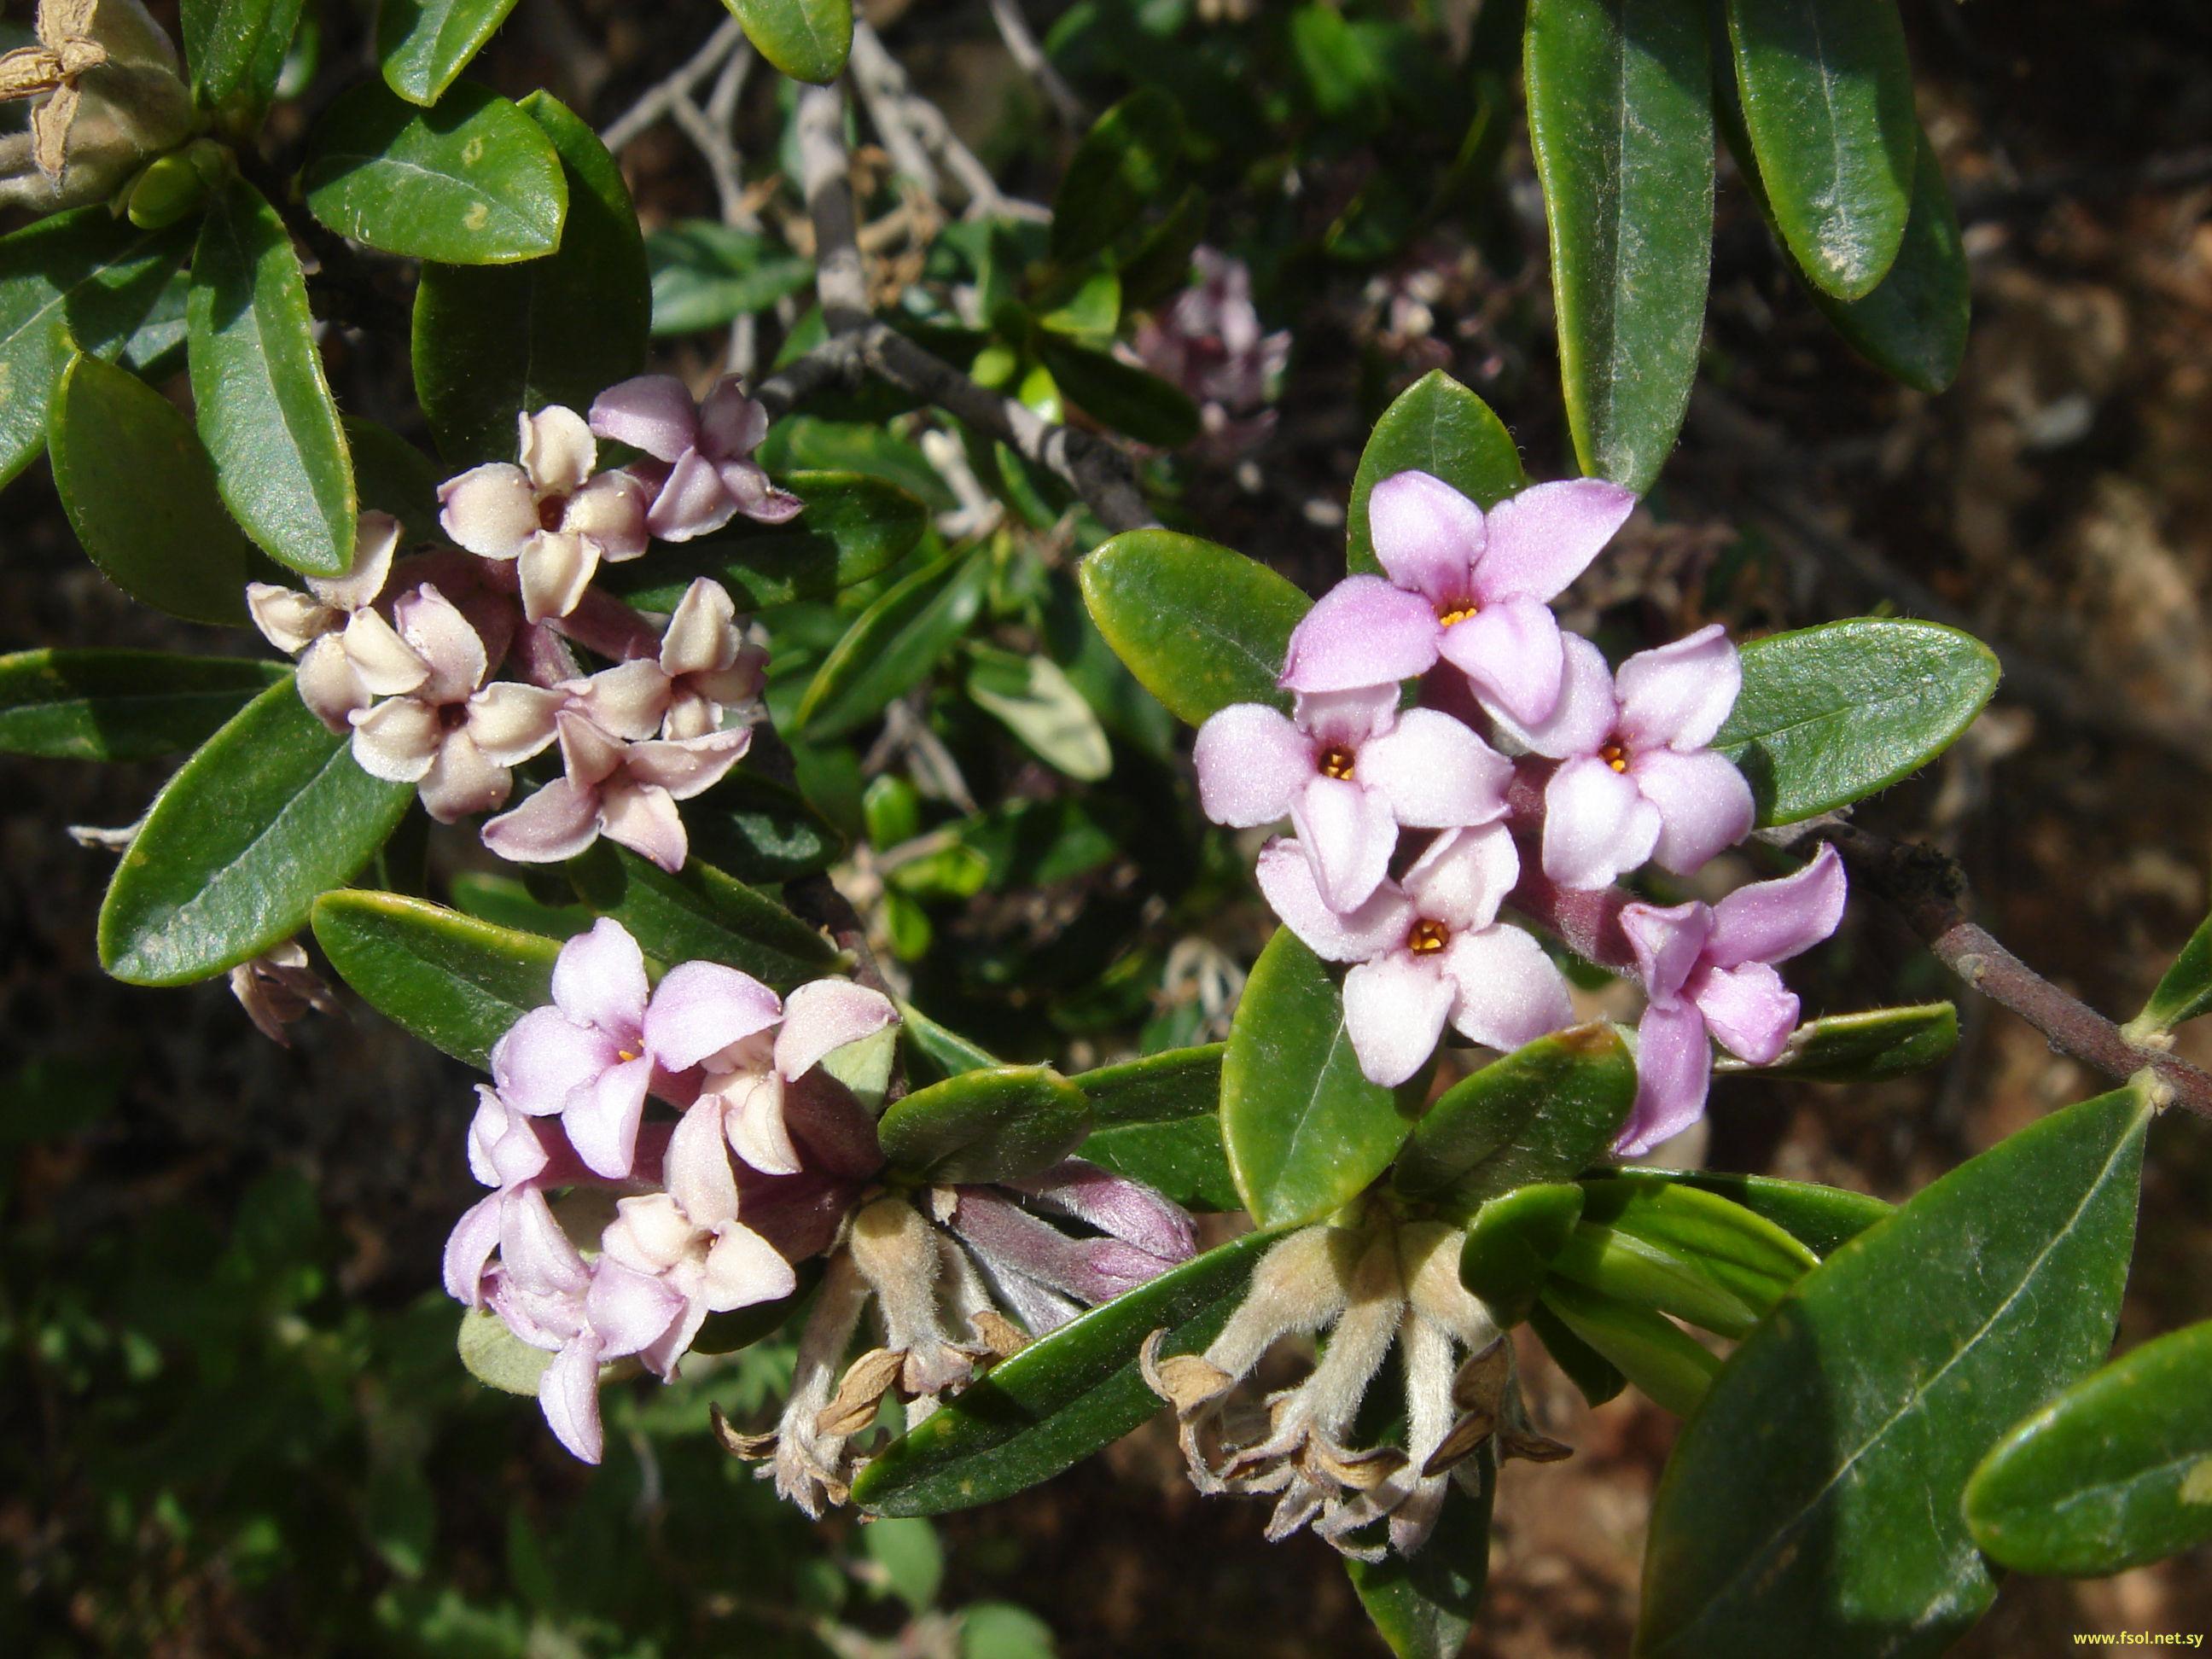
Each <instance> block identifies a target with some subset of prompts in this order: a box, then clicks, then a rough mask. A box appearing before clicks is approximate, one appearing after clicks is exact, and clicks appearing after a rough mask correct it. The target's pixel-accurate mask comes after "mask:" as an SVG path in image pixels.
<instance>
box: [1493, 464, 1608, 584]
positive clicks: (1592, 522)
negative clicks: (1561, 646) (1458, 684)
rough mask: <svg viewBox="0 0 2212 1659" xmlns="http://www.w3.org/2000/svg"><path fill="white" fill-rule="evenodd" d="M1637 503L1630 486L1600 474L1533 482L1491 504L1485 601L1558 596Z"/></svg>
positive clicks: (1581, 571)
mask: <svg viewBox="0 0 2212 1659" xmlns="http://www.w3.org/2000/svg"><path fill="white" fill-rule="evenodd" d="M1635 507H1636V495H1635V493H1634V492H1633V491H1632V490H1627V489H1622V488H1621V487H1620V485H1619V484H1615V483H1606V482H1605V481H1604V480H1603V479H1601V478H1567V479H1562V480H1560V481H1559V482H1557V483H1540V484H1531V485H1530V486H1529V487H1528V489H1524V490H1522V492H1521V493H1520V494H1519V495H1512V496H1509V497H1508V498H1507V499H1505V500H1504V501H1500V502H1498V505H1497V506H1495V507H1492V508H1491V509H1490V546H1489V549H1488V550H1487V551H1486V552H1485V553H1484V554H1483V556H1482V559H1481V561H1480V562H1479V563H1478V564H1477V565H1476V566H1475V571H1474V580H1475V585H1476V587H1477V590H1478V591H1479V592H1480V593H1481V595H1482V597H1483V599H1485V600H1486V601H1488V600H1491V599H1509V598H1526V599H1553V598H1554V597H1556V596H1557V595H1558V594H1559V593H1560V592H1563V591H1564V590H1565V587H1566V586H1567V584H1568V583H1569V582H1571V581H1572V580H1574V579H1575V578H1576V577H1577V576H1579V575H1581V574H1583V571H1585V570H1587V569H1588V568H1589V563H1590V561H1591V560H1592V559H1595V557H1597V556H1598V552H1599V550H1601V548H1603V547H1604V546H1605V544H1607V542H1609V541H1611V540H1612V539H1613V532H1615V531H1617V530H1619V529H1620V526H1622V525H1623V524H1625V523H1626V522H1627V520H1628V515H1629V513H1632V511H1634V510H1635Z"/></svg>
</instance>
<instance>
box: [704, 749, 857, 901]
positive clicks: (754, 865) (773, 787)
mask: <svg viewBox="0 0 2212 1659" xmlns="http://www.w3.org/2000/svg"><path fill="white" fill-rule="evenodd" d="M684 827H685V828H686V829H688V830H689V831H690V836H691V848H692V851H693V852H694V853H695V854H696V855H697V856H699V857H701V858H703V859H705V860H707V861H708V862H709V863H711V864H713V865H714V866H717V867H718V868H720V869H721V870H725V871H726V872H729V873H730V874H731V875H732V876H735V877H736V878H738V880H739V881H743V882H750V883H755V884H758V883H763V882H778V881H789V880H792V879H793V878H795V877H799V876H806V875H811V874H813V873H814V872H816V871H817V870H826V869H828V868H829V866H831V865H833V864H835V863H836V861H837V860H839V859H840V858H842V857H843V856H844V853H845V838H844V837H843V836H841V835H839V834H838V833H837V831H836V829H832V828H831V827H830V824H829V820H827V819H826V818H824V817H823V816H822V815H821V814H820V813H819V812H817V811H815V810H814V809H813V808H812V807H811V806H810V805H807V803H806V800H805V797H804V796H802V795H800V794H799V793H797V792H796V791H794V790H790V789H787V788H785V787H783V786H782V785H781V784H778V783H770V782H769V781H768V780H767V779H766V778H763V777H757V776H755V775H752V774H750V773H746V772H732V773H730V774H729V775H726V776H725V777H724V778H723V780H722V781H721V782H720V783H718V784H716V785H715V786H714V788H713V789H712V790H711V791H709V792H708V793H707V794H705V795H703V796H701V797H698V798H696V799H692V800H690V801H686V802H685V803H684Z"/></svg>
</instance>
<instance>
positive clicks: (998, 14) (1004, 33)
mask: <svg viewBox="0 0 2212 1659" xmlns="http://www.w3.org/2000/svg"><path fill="white" fill-rule="evenodd" d="M991 21H993V22H994V23H996V24H997V25H998V26H999V38H1000V40H1004V41H1005V42H1006V50H1007V51H1008V52H1012V54H1013V58H1014V62H1015V63H1017V64H1020V65H1021V68H1022V73H1023V74H1024V75H1026V76H1029V77H1030V80H1032V81H1034V82H1036V83H1037V89H1038V90H1039V91H1041V92H1042V93H1043V94H1044V95H1045V98H1046V100H1047V101H1048V102H1049V103H1050V104H1051V105H1052V106H1053V108H1054V111H1055V112H1058V114H1059V116H1060V119H1061V120H1063V121H1065V122H1066V123H1067V125H1069V126H1071V127H1075V128H1078V129H1081V128H1084V127H1087V126H1089V125H1091V112H1090V111H1088V110H1086V109H1085V108H1084V107H1083V100H1081V99H1080V98H1078V97H1077V96H1076V95H1075V90H1074V88H1072V87H1070V86H1069V85H1068V84H1067V82H1066V81H1064V80H1062V79H1061V78H1060V71H1059V70H1056V69H1054V67H1053V64H1052V59H1051V58H1048V57H1046V56H1045V55H1044V48H1043V47H1042V46H1039V45H1038V44H1037V38H1036V35H1034V34H1032V33H1030V20H1029V19H1028V18H1026V17H1024V15H1022V9H1021V5H1020V0H991Z"/></svg>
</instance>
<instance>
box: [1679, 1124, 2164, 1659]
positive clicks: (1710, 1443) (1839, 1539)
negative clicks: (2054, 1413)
mask: <svg viewBox="0 0 2212 1659" xmlns="http://www.w3.org/2000/svg"><path fill="white" fill-rule="evenodd" d="M2151 1115H2152V1109H2151V1106H2150V1103H2149V1102H2148V1100H2146V1099H2145V1098H2144V1097H2143V1096H2142V1092H2141V1091H2138V1090H2136V1089H2134V1088H2128V1089H2123V1090H2120V1091H2117V1092H2116V1093H2113V1094H2109V1095H2103V1096H2100V1097H2098V1098H2097V1099H2095V1100H2091V1101H2085V1102H2084V1103H2081V1104H2080V1105H2078V1106H2073V1107H2069V1108H2068V1109H2065V1110H2063V1111H2061V1112H2056V1113H2053V1114H2052V1115H2051V1116H2049V1117H2046V1118H2044V1119H2042V1120H2041V1121H2039V1122H2036V1123H2033V1124H2031V1125H2030V1126H2029V1127H2027V1128H2025V1129H2023V1130H2021V1131H2020V1132H2019V1133H2016V1134H2015V1135H2014V1136H2012V1138H2011V1139H2008V1140H2005V1141H2002V1142H2001V1143H2000V1144H1999V1145H1997V1146H1996V1147H1994V1148H1993V1149H1991V1150H1990V1151H1989V1152H1984V1153H1983V1154H1982V1155H1981V1156H1980V1157H1979V1158H1974V1159H1972V1161H1971V1162H1969V1163H1967V1164H1964V1165H1962V1166H1960V1168H1959V1169H1957V1170H1953V1171H1952V1172H1951V1173H1950V1174H1949V1175H1948V1176H1944V1177H1943V1178H1942V1180H1941V1181H1938V1182H1936V1183H1935V1184H1934V1185H1933V1186H1931V1187H1929V1188H1926V1189H1925V1190H1924V1191H1923V1192H1922V1193H1920V1194H1918V1195H1917V1197H1915V1198H1914V1199H1913V1200H1912V1201H1911V1203H1909V1204H1907V1205H1906V1206H1905V1207H1904V1208H1903V1209H1901V1210H1899V1212H1897V1213H1896V1214H1895V1215H1893V1216H1892V1217H1890V1218H1888V1219H1887V1220H1886V1221H1883V1222H1881V1223H1880V1224H1879V1225H1875V1227H1872V1228H1870V1229H1869V1230H1868V1231H1866V1232H1865V1233H1863V1235H1861V1236H1860V1237H1858V1238H1857V1239H1856V1240H1854V1241H1853V1242H1852V1243H1850V1244H1849V1245H1846V1246H1845V1247H1844V1249H1840V1250H1838V1252H1837V1253H1836V1254H1835V1255H1833V1256H1832V1257H1831V1258H1829V1260H1828V1261H1826V1263H1824V1264H1823V1265H1822V1266H1821V1267H1819V1268H1817V1269H1816V1270H1814V1272H1813V1273H1808V1275H1806V1277H1805V1278H1804V1279H1801V1280H1800V1281H1799V1282H1798V1284H1797V1285H1796V1288H1794V1289H1793V1290H1792V1291H1790V1294H1789V1295H1788V1296H1787V1297H1784V1299H1783V1301H1782V1304H1781V1305H1780V1306H1778V1308H1776V1309H1775V1310H1774V1311H1773V1312H1772V1313H1771V1314H1770V1315H1769V1316H1767V1318H1766V1319H1765V1321H1764V1322H1762V1323H1761V1324H1760V1325H1759V1328H1758V1329H1757V1330H1755V1331H1753V1333H1752V1334H1751V1335H1750V1336H1749V1337H1748V1338H1747V1339H1746V1340H1745V1341H1744V1343H1743V1345H1742V1346H1741V1347H1739V1348H1738V1349H1737V1350H1736V1352H1735V1357H1734V1358H1733V1359H1731V1360H1730V1362H1729V1365H1728V1368H1727V1369H1726V1370H1724V1371H1723V1372H1722V1374H1721V1376H1720V1377H1719V1379H1718V1381H1717V1383H1715V1385H1714V1388H1713V1390H1712V1392H1711V1395H1709V1396H1708V1398H1707V1400H1706V1401H1705V1407H1704V1409H1703V1410H1702V1411H1700V1412H1699V1413H1698V1415H1697V1416H1696V1417H1695V1418H1693V1419H1692V1420H1691V1421H1690V1423H1689V1424H1688V1425H1686V1427H1685V1429H1684V1430H1683V1432H1682V1437H1681V1438H1680V1440H1679V1441H1677V1442H1676V1443H1675V1447H1674V1456H1673V1458H1672V1459H1671V1460H1670V1461H1669V1462H1668V1468H1667V1473H1666V1475H1665V1477H1664V1478H1663V1479H1662V1481H1661V1483H1660V1488H1659V1495H1658V1499H1657V1503H1656V1506H1655V1509H1654V1511H1653V1515H1652V1524H1651V1544H1650V1550H1649V1553H1647V1554H1646V1556H1645V1559H1644V1620H1643V1625H1642V1626H1641V1628H1640V1629H1639V1630H1638V1634H1637V1651H1638V1654H1640V1655H1654V1656H1656V1655H1674V1654H1683V1655H1687V1654H1692V1653H1695V1654H1711V1653H1744V1652H1788V1653H1794V1654H1801V1655H1803V1656H1806V1659H1828V1656H1839V1659H1840V1656H1858V1655H1869V1656H1871V1655H1875V1654H1881V1655H1899V1656H1912V1655H1920V1654H1930V1655H1932V1654H1936V1653H1939V1652H1941V1651H1942V1650H1944V1649H1946V1648H1948V1646H1949V1645H1950V1644H1951V1643H1952V1642H1953V1641H1954V1640H1955V1639H1956V1638H1957V1637H1958V1636H1959V1634H1960V1632H1961V1631H1963V1630H1964V1629H1965V1627H1966V1626H1967V1625H1969V1624H1971V1623H1972V1621H1973V1620H1974V1619H1975V1618H1976V1617H1977V1616H1978V1614H1979V1613H1980V1612H1981V1610H1982V1609H1983V1608H1984V1607H1987V1606H1988V1605H1989V1602H1990V1598H1991V1597H1992V1596H1994V1595H1995V1594H1996V1584H1995V1583H1994V1581H1993V1580H1992V1578H1991V1577H1990V1569H1989V1565H1988V1563H1987V1562H1986V1561H1985V1560H1984V1559H1983V1557H1982V1554H1981V1553H1980V1551H1979V1550H1978V1548H1976V1547H1975V1544H1974V1541H1973V1539H1972V1536H1971V1535H1970V1534H1969V1533H1968V1531H1967V1528H1966V1519H1965V1516H1963V1515H1962V1513H1961V1512H1960V1497H1961V1494H1962V1492H1963V1491H1964V1489H1965V1486H1966V1478H1967V1476H1968V1474H1970V1473H1971V1472H1972V1469H1973V1468H1974V1466H1975V1464H1976V1463H1977V1462H1979V1461H1980V1459H1981V1457H1982V1455H1984V1453H1985V1452H1986V1451H1988V1449H1990V1446H1991V1445H1992V1444H1993V1443H1995V1442H1996V1439H1997V1438H1998V1437H1999V1436H2000V1435H2002V1433H2003V1432H2004V1431H2006V1429H2008V1427H2009V1426H2010V1425H2012V1424H2013V1423H2015V1421H2016V1420H2018V1419H2019V1418H2020V1416H2021V1413H2023V1412H2025V1411H2027V1410H2028V1409H2029V1408H2031V1407H2033V1406H2035V1405H2037V1404H2038V1403H2039V1402H2040V1401H2043V1400H2045V1399H2046V1398H2048V1397H2049V1395H2051V1391H2052V1390H2053V1389H2057V1388H2062V1387H2063V1386H2065V1385H2066V1384H2067V1383H2070V1382H2072V1381H2073V1380H2074V1379H2075V1378H2076V1377H2078V1376H2081V1375H2082V1374H2083V1373H2084V1372H2086V1371H2087V1370H2088V1369H2089V1368H2090V1367H2091V1366H2093V1365H2094V1364H2096V1363H2097V1361H2098V1360H2099V1359H2100V1358H2102V1357H2103V1355H2104V1353H2105V1351H2106V1348H2107V1346H2109V1345H2110V1344H2111V1341H2112V1327H2113V1323H2114V1322H2115V1320H2116V1318H2117V1317H2118V1312H2119V1303H2120V1291H2121V1288H2122V1286H2123V1285H2124V1283H2125V1281H2126V1278H2127V1266H2128V1257H2129V1254H2130V1249H2131V1247H2132V1244H2133V1240H2134V1234H2135V1212H2136V1188H2137V1182H2138V1179H2139V1177H2140V1174H2141V1170H2142V1143H2143V1134H2144V1131H2145V1129H2146V1127H2148V1123H2149V1121H2150V1118H2151ZM1846 1367H1847V1368H1846Z"/></svg>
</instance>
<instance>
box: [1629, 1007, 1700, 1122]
mask: <svg viewBox="0 0 2212 1659" xmlns="http://www.w3.org/2000/svg"><path fill="white" fill-rule="evenodd" d="M1636 1030H1637V1041H1636V1104H1635V1105H1634V1106H1632V1108H1630V1109H1629V1114H1628V1121H1627V1122H1626V1124H1624V1125H1623V1126H1622V1127H1621V1131H1620V1139H1618V1140H1616V1141H1615V1142H1614V1143H1613V1151H1614V1152H1616V1153H1618V1154H1620V1156H1621V1157H1623V1158H1641V1157H1642V1156H1643V1155H1644V1153H1646V1152H1650V1150H1651V1149H1652V1148H1653V1147H1654V1146H1657V1145H1658V1144H1659V1143H1660V1142H1661V1141H1662V1140H1667V1139H1671V1138H1672V1137H1674V1136H1675V1135H1678V1134H1680V1133H1682V1131H1683V1130H1685V1129H1686V1128H1688V1127H1690V1126H1691V1125H1692V1123H1695V1122H1696V1121H1698V1120H1699V1118H1700V1117H1702V1116H1703V1115H1705V1091H1706V1088H1707V1087H1708V1086H1709V1085H1710V1084H1711V1080H1712V1068H1713V1052H1712V1047H1711V1043H1709V1042H1707V1041H1706V1038H1705V1020H1704V1018H1703V1017H1702V1016H1700V1015H1699V1012H1698V1011H1697V1010H1696V1009H1695V1008H1692V1007H1691V1006H1688V1005H1687V1004H1683V1005H1682V1006H1680V1007H1676V1008H1662V1007H1660V1006H1658V1005H1657V1004H1656V1003H1654V1004H1653V1005H1652V1006H1650V1007H1648V1008H1646V1009H1645V1010H1644V1018H1643V1020H1642V1021H1641V1022H1640V1023H1639V1024H1638V1026H1637V1028H1636Z"/></svg>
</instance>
